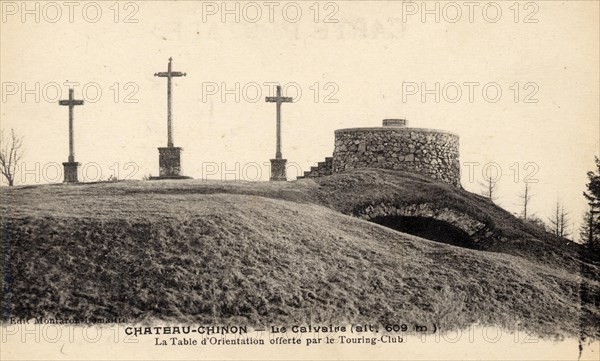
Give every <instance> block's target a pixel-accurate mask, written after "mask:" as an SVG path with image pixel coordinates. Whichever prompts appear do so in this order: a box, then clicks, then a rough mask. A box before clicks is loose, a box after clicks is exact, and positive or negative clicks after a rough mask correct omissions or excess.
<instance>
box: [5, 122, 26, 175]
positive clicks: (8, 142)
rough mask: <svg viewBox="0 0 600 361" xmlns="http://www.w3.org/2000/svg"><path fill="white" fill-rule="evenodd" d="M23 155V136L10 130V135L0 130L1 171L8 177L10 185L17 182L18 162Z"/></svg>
mask: <svg viewBox="0 0 600 361" xmlns="http://www.w3.org/2000/svg"><path fill="white" fill-rule="evenodd" d="M22 157H23V138H22V137H19V136H17V135H16V134H15V131H14V129H11V130H10V136H8V135H6V134H5V133H4V131H3V130H0V172H1V173H2V175H3V176H4V178H6V181H7V182H8V185H9V186H11V187H12V186H13V185H14V182H15V172H16V171H17V163H18V162H19V160H21V158H22Z"/></svg>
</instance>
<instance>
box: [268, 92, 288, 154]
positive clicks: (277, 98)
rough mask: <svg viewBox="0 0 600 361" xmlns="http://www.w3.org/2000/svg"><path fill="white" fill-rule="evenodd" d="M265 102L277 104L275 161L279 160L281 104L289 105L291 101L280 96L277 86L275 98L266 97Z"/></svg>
mask: <svg viewBox="0 0 600 361" xmlns="http://www.w3.org/2000/svg"><path fill="white" fill-rule="evenodd" d="M265 101H266V102H268V103H277V150H276V152H275V159H281V103H291V102H292V101H293V99H292V98H290V97H282V96H281V86H279V85H278V86H277V96H275V97H266V98H265Z"/></svg>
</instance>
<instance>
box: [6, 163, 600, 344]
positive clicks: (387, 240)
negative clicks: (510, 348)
mask: <svg viewBox="0 0 600 361" xmlns="http://www.w3.org/2000/svg"><path fill="white" fill-rule="evenodd" d="M382 200H385V201H388V202H395V203H398V204H410V203H415V202H417V201H427V202H445V203H446V205H447V206H449V207H456V208H457V209H461V211H463V212H465V213H469V212H470V214H472V215H473V216H475V217H478V219H486V220H487V221H488V222H490V223H491V224H492V225H493V228H494V229H495V230H496V231H497V233H498V234H501V235H502V237H501V238H499V239H503V241H502V242H501V243H500V242H496V241H494V242H491V243H492V244H491V245H490V246H489V248H490V250H491V251H493V252H483V251H476V250H469V249H464V248H458V247H454V246H450V245H445V244H441V243H436V242H432V241H428V240H425V239H421V238H418V237H414V236H411V235H407V234H403V233H400V232H396V231H393V230H391V229H388V228H385V227H382V226H379V225H376V224H373V223H369V222H366V221H363V220H360V219H357V218H354V217H350V216H348V215H351V214H353V212H354V211H355V210H356V209H359V208H360V207H363V206H364V205H365V204H373V203H376V202H380V201H382ZM1 211H2V215H3V219H2V224H3V245H2V251H3V255H4V257H3V268H2V272H3V277H2V282H3V283H2V289H3V297H2V299H3V316H4V317H7V316H13V317H33V316H46V317H58V316H60V317H116V316H119V317H127V318H129V319H130V320H141V319H150V320H152V319H162V320H176V321H185V322H210V323H243V324H250V325H258V324H272V323H278V324H289V323H309V322H310V323H313V324H316V323H328V322H335V323H345V322H381V323H394V322H407V323H421V324H422V323H424V322H428V323H432V322H435V323H436V324H437V325H438V327H442V328H444V329H452V328H457V327H464V326H467V325H469V324H472V323H476V322H479V323H482V324H488V325H501V326H505V327H508V328H512V327H514V326H515V324H519V325H520V327H521V328H525V329H528V330H529V331H531V332H534V333H536V334H538V335H557V334H562V335H578V334H579V333H582V332H583V333H584V334H587V335H592V336H595V337H598V336H599V335H600V330H599V328H598V324H600V312H599V310H598V307H597V304H596V305H594V303H593V301H589V300H588V299H592V298H593V297H589V295H596V296H597V295H598V294H600V283H599V282H598V277H597V273H596V275H594V272H597V270H598V266H597V264H595V263H593V262H591V261H586V260H582V259H580V258H578V257H576V253H577V246H576V245H565V244H563V243H564V242H561V241H554V240H551V239H550V238H549V237H548V236H547V235H545V234H543V233H541V232H540V231H539V230H537V229H533V228H531V227H529V226H527V225H524V224H522V223H520V222H519V221H518V220H515V219H514V218H511V216H510V215H509V214H507V213H506V212H504V211H502V210H501V209H499V208H497V207H495V206H493V205H492V204H490V203H489V202H487V201H485V200H483V199H481V197H478V196H475V195H472V194H470V193H468V192H465V191H461V190H457V189H453V188H450V187H446V186H444V185H439V184H437V183H434V182H430V181H428V180H425V179H422V178H420V177H417V176H409V175H407V174H400V173H394V172H386V171H372V170H365V171H357V172H352V173H347V174H340V175H336V176H332V177H327V178H323V179H319V180H317V181H316V182H315V181H313V180H302V181H298V182H288V183H246V182H214V181H211V182H206V181H194V180H190V181H160V182H158V181H157V182H141V181H140V182H136V181H131V182H119V183H104V184H87V185H49V186H35V187H19V188H15V189H10V190H3V192H2V203H1ZM344 213H345V214H344ZM523 240H526V241H527V242H523ZM515 245H518V246H519V247H516V246H515ZM560 252H563V254H564V256H563V257H559V256H560V255H559V253H560ZM549 254H550V256H548V255H549ZM557 260H558V261H557ZM582 266H585V267H587V268H588V269H591V270H592V271H593V272H591V273H589V272H588V273H586V274H583V275H582V274H581V273H579V272H576V271H574V270H577V269H578V268H581V267H582ZM590 275H591V276H590ZM582 289H585V295H586V296H585V297H583V298H582V296H581V295H582Z"/></svg>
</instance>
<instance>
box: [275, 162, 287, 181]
mask: <svg viewBox="0 0 600 361" xmlns="http://www.w3.org/2000/svg"><path fill="white" fill-rule="evenodd" d="M286 163H287V159H271V181H284V182H285V181H287V174H286V169H285V164H286Z"/></svg>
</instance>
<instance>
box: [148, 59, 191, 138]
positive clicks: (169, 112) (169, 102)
mask: <svg viewBox="0 0 600 361" xmlns="http://www.w3.org/2000/svg"><path fill="white" fill-rule="evenodd" d="M172 63H173V58H169V67H168V69H167V71H166V72H160V73H154V76H158V77H161V78H167V147H169V148H172V147H173V119H172V108H173V105H172V103H173V91H172V89H171V79H172V78H175V77H180V76H186V73H182V72H179V71H173V70H172V69H171V64H172Z"/></svg>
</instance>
